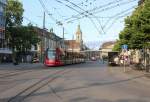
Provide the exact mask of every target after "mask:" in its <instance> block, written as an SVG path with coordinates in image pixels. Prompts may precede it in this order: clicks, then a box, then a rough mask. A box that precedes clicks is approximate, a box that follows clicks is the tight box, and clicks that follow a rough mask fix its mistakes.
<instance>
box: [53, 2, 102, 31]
mask: <svg viewBox="0 0 150 102" xmlns="http://www.w3.org/2000/svg"><path fill="white" fill-rule="evenodd" d="M56 1H57V2H58V3H61V4H63V5H65V6H67V7H68V8H70V9H72V10H74V11H76V12H78V13H80V11H78V10H76V9H74V8H73V7H71V6H69V5H66V4H65V3H63V2H61V1H59V0H56ZM90 21H91V22H92V24H93V25H94V27H95V28H96V29H97V31H98V32H99V33H100V31H99V29H98V27H97V26H96V24H95V22H94V21H93V20H92V19H90Z"/></svg>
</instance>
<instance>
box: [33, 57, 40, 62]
mask: <svg viewBox="0 0 150 102" xmlns="http://www.w3.org/2000/svg"><path fill="white" fill-rule="evenodd" d="M39 62H40V61H39V59H38V58H36V57H35V58H33V60H32V63H39Z"/></svg>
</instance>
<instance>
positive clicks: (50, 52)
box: [48, 51, 55, 59]
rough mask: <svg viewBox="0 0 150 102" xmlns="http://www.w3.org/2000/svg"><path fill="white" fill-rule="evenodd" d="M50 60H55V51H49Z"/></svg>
mask: <svg viewBox="0 0 150 102" xmlns="http://www.w3.org/2000/svg"><path fill="white" fill-rule="evenodd" d="M48 58H49V59H55V52H54V51H49V52H48Z"/></svg>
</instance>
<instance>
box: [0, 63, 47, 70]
mask: <svg viewBox="0 0 150 102" xmlns="http://www.w3.org/2000/svg"><path fill="white" fill-rule="evenodd" d="M43 66H44V65H43V64H42V63H19V65H14V64H13V63H5V64H0V70H3V69H31V68H36V67H37V68H39V67H40V68H41V67H43Z"/></svg>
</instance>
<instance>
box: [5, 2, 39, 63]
mask: <svg viewBox="0 0 150 102" xmlns="http://www.w3.org/2000/svg"><path fill="white" fill-rule="evenodd" d="M23 12H24V9H23V5H22V3H21V2H19V1H18V0H8V4H7V7H6V37H7V38H6V39H8V40H9V41H8V45H9V46H10V48H11V49H12V52H13V54H12V55H13V56H12V59H13V62H17V61H16V60H17V59H16V58H17V57H16V52H27V51H29V50H30V49H31V46H32V45H36V44H37V43H38V42H39V41H40V40H39V38H38V35H37V34H36V32H35V30H34V27H33V26H32V25H31V24H29V25H28V26H22V21H23Z"/></svg>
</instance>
